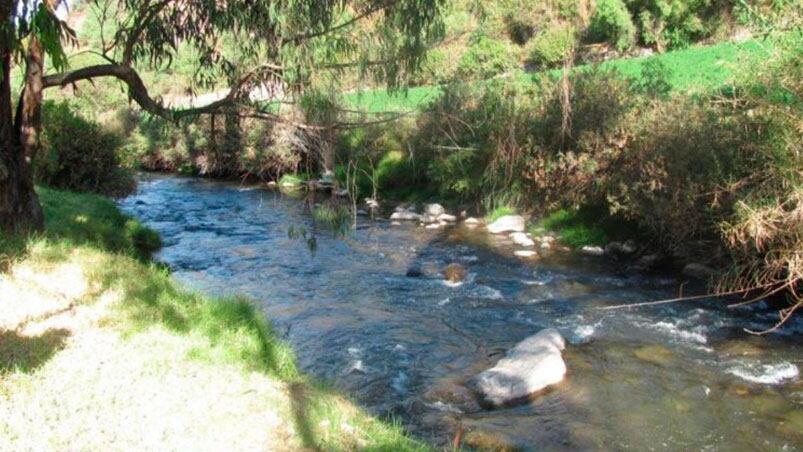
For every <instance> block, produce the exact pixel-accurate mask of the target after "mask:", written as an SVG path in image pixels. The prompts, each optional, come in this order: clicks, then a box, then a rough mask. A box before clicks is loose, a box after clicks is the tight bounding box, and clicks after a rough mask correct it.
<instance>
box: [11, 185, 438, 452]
mask: <svg viewBox="0 0 803 452" xmlns="http://www.w3.org/2000/svg"><path fill="white" fill-rule="evenodd" d="M38 191H39V195H40V196H41V198H42V201H43V205H44V208H45V215H46V218H47V226H48V227H47V230H46V232H45V233H44V234H43V235H38V236H35V237H9V236H6V235H4V236H2V238H1V239H0V256H2V257H0V261H2V262H3V263H4V264H5V273H4V274H2V276H0V293H1V294H3V295H2V298H3V306H2V309H0V317H2V318H0V399H1V400H2V403H0V407H2V408H0V413H2V414H3V415H2V416H0V438H2V439H0V448H4V449H19V448H25V447H32V448H34V449H41V448H50V447H59V446H60V445H61V446H69V448H76V447H77V448H83V447H87V448H94V447H98V446H107V445H108V444H111V443H112V442H113V441H114V440H118V441H122V443H117V444H124V445H125V444H127V445H128V446H131V447H134V446H136V445H139V444H141V443H138V442H136V441H141V440H142V439H143V438H137V435H136V434H134V435H133V436H131V435H129V434H127V433H126V431H127V430H126V429H131V428H135V431H137V432H141V431H145V430H153V431H157V430H158V431H160V432H163V434H164V435H166V436H165V437H161V439H160V441H162V442H161V443H160V447H161V448H163V447H177V448H183V447H189V448H194V446H204V447H206V446H208V445H210V444H221V445H223V444H225V441H232V443H230V444H227V445H226V447H229V446H231V445H232V444H237V445H239V446H241V447H242V448H243V449H249V448H255V447H257V448H265V447H279V448H288V449H295V448H303V447H309V448H314V449H322V450H353V449H355V448H368V449H375V450H424V449H425V448H424V446H423V445H421V444H420V443H418V442H416V441H414V440H412V439H409V438H407V437H406V436H405V435H404V433H403V431H402V429H401V428H400V427H399V426H398V425H395V424H392V423H385V422H382V421H379V420H376V419H373V418H371V417H370V416H367V415H366V414H364V413H362V412H361V411H360V410H359V409H358V408H356V407H355V406H354V405H353V404H352V403H351V402H349V401H348V400H347V399H346V398H344V397H342V396H340V395H338V394H337V393H336V392H335V391H333V390H332V389H330V388H327V387H326V386H324V385H322V384H320V383H317V382H315V381H314V380H312V379H310V378H308V377H306V376H304V375H303V374H302V373H301V372H300V371H299V370H298V368H297V367H296V364H295V360H294V356H293V352H292V350H291V349H290V348H289V347H288V346H287V345H286V344H285V343H284V342H283V341H282V340H280V339H279V338H277V337H276V335H275V333H274V332H273V330H272V329H271V326H270V324H269V323H268V322H267V321H266V320H265V319H264V315H263V314H262V313H261V312H260V311H259V310H258V309H257V308H256V307H255V306H254V305H252V304H251V303H249V302H248V301H247V300H244V299H240V298H226V299H212V298H209V297H206V296H203V295H201V294H198V293H195V292H190V291H187V290H185V289H182V288H180V287H179V286H178V285H177V284H176V283H175V282H174V281H173V279H172V278H171V276H170V273H169V271H168V270H166V269H165V268H164V267H162V266H160V265H157V264H154V263H152V262H150V261H149V260H148V256H149V255H150V253H151V252H153V251H155V250H156V249H157V248H158V247H159V239H158V236H157V235H156V234H155V233H154V232H153V231H151V230H149V229H147V228H146V227H144V226H142V225H141V224H140V223H138V222H137V221H136V220H133V219H131V218H129V217H127V216H125V215H123V214H122V213H121V212H120V211H119V210H118V209H117V207H116V206H115V205H114V203H113V202H112V201H110V200H109V199H107V198H104V197H101V196H97V195H92V194H76V193H70V192H65V191H58V190H54V189H48V188H42V187H40V188H39V190H38ZM100 363H102V364H100ZM95 364H97V365H98V366H100V365H102V366H103V369H104V370H103V372H102V373H101V374H97V375H96V374H94V373H92V372H86V371H84V370H83V369H85V368H90V367H91V368H93V369H94V367H92V366H94V365H95ZM154 377H156V379H155V380H154ZM221 379H224V380H226V384H224V385H221V384H220V383H219V382H220V381H221ZM111 387H114V388H115V389H114V390H111V389H110V388H111ZM171 387H173V389H169V388H171ZM59 391H60V392H59ZM164 391H170V392H171V394H172V396H171V397H169V398H165V397H166V396H164V393H165V392H164ZM159 394H162V395H159ZM48 398H52V400H50V399H48ZM58 400H61V402H58ZM221 400H226V401H227V403H231V406H227V407H222V406H219V403H220V401H221ZM45 401H48V402H47V403H45ZM54 401H56V402H54ZM168 406H169V409H168V411H164V412H163V411H160V410H162V409H165V408H166V407H168ZM160 407H161V408H160ZM193 407H196V408H200V407H203V409H195V408H193ZM154 410H155V411H154ZM19 413H25V417H24V418H21V417H19ZM102 413H103V414H102ZM138 413H139V414H138ZM165 413H168V414H169V416H171V417H172V420H171V422H169V423H167V424H165V423H164V419H163V418H162V416H164V415H165ZM131 416H142V417H141V418H136V419H135V418H133V417H131ZM129 417H131V418H129ZM96 423H99V425H98V428H92V429H90V430H89V431H88V430H87V429H85V428H81V427H80V426H81V425H94V424H96ZM131 423H136V424H137V425H136V426H135V425H133V424H131ZM194 423H198V425H200V426H206V427H205V429H206V431H203V429H202V430H197V429H195V427H193V424H194ZM45 429H46V430H45ZM115 435H117V437H115ZM171 445H172V446H171ZM193 445H194V446H193ZM123 447H125V446H123Z"/></svg>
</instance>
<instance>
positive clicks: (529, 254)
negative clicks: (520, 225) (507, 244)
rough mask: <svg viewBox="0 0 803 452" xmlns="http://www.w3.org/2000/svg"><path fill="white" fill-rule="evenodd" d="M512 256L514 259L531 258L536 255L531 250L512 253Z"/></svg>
mask: <svg viewBox="0 0 803 452" xmlns="http://www.w3.org/2000/svg"><path fill="white" fill-rule="evenodd" d="M513 254H514V255H515V256H516V257H533V256H535V255H536V254H538V253H536V252H535V251H532V250H516V251H514V252H513Z"/></svg>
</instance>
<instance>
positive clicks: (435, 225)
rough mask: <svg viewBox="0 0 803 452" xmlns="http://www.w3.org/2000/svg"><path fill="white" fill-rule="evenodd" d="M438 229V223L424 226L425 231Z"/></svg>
mask: <svg viewBox="0 0 803 452" xmlns="http://www.w3.org/2000/svg"><path fill="white" fill-rule="evenodd" d="M440 227H441V225H440V223H432V224H428V225H427V226H426V228H427V229H440Z"/></svg>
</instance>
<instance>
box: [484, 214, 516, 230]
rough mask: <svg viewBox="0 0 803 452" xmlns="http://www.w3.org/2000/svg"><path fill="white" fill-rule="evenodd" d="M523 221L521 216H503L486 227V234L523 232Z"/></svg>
mask: <svg viewBox="0 0 803 452" xmlns="http://www.w3.org/2000/svg"><path fill="white" fill-rule="evenodd" d="M524 226H525V221H524V217H522V216H521V215H505V216H503V217H500V218H499V219H498V220H496V221H494V222H493V223H491V224H489V225H488V232H490V233H491V234H501V233H503V232H524Z"/></svg>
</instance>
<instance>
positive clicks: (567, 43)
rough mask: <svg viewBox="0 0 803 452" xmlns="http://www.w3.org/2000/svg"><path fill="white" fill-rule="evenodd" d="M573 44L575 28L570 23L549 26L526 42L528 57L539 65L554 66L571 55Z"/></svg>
mask: <svg viewBox="0 0 803 452" xmlns="http://www.w3.org/2000/svg"><path fill="white" fill-rule="evenodd" d="M574 45H575V29H574V27H572V26H570V25H564V26H557V27H553V28H549V29H547V30H545V31H543V32H541V33H539V34H538V36H536V37H535V38H534V39H532V40H531V41H530V42H529V43H528V44H527V47H528V52H527V53H528V58H529V61H530V62H531V63H533V64H536V65H538V66H541V67H547V68H550V67H555V66H558V65H560V64H561V63H563V61H564V60H565V59H566V58H567V57H568V56H569V55H571V53H572V51H573V50H574Z"/></svg>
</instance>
